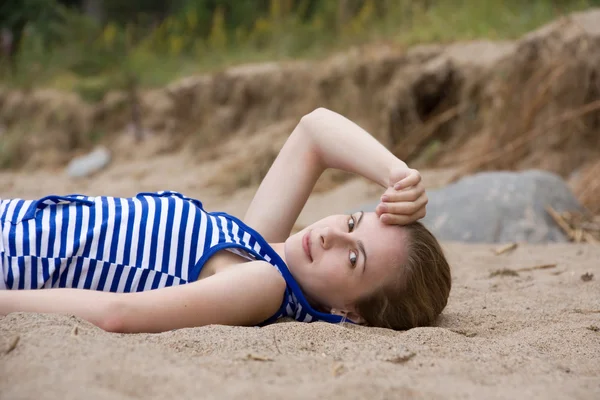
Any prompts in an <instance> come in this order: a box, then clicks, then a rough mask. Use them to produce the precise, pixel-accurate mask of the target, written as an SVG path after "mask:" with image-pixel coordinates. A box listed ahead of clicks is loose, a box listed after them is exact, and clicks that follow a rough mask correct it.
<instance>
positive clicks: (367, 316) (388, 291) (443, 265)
mask: <svg viewBox="0 0 600 400" xmlns="http://www.w3.org/2000/svg"><path fill="white" fill-rule="evenodd" d="M403 229H406V230H407V232H408V235H407V237H408V243H407V244H406V246H407V257H406V260H405V262H404V264H403V265H401V268H398V273H397V274H396V276H395V279H393V280H392V281H391V282H390V283H388V284H386V285H385V286H383V287H382V288H380V289H379V290H377V291H375V292H374V293H373V294H371V295H370V296H367V297H366V298H363V299H361V300H359V301H358V302H357V304H356V310H357V311H358V314H359V315H360V316H361V317H362V318H363V319H364V320H365V321H366V323H367V324H368V325H371V326H377V327H382V328H390V329H395V330H406V329H410V328H414V327H417V326H427V325H431V324H432V323H433V322H434V321H435V319H436V318H437V316H438V315H439V314H440V313H441V312H442V310H443V309H444V308H445V307H446V304H447V302H448V296H449V295H450V289H451V287H452V277H451V273H450V265H449V264H448V261H447V260H446V257H445V255H444V252H443V250H442V248H441V246H440V244H439V243H438V241H437V239H436V238H435V237H434V236H433V234H432V233H431V232H429V230H427V228H425V227H424V226H423V224H421V223H419V222H415V223H412V224H410V225H406V226H404V227H403Z"/></svg>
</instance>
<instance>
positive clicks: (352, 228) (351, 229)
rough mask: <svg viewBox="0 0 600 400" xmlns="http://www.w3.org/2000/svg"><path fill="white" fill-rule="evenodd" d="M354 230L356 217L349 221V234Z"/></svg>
mask: <svg viewBox="0 0 600 400" xmlns="http://www.w3.org/2000/svg"><path fill="white" fill-rule="evenodd" d="M353 230H354V217H350V218H349V219H348V232H352V231H353Z"/></svg>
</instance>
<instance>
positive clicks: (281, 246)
mask: <svg viewBox="0 0 600 400" xmlns="http://www.w3.org/2000/svg"><path fill="white" fill-rule="evenodd" d="M269 246H271V247H272V248H273V250H275V253H277V255H278V256H279V257H281V259H282V260H283V262H284V263H286V264H287V261H286V259H285V243H269Z"/></svg>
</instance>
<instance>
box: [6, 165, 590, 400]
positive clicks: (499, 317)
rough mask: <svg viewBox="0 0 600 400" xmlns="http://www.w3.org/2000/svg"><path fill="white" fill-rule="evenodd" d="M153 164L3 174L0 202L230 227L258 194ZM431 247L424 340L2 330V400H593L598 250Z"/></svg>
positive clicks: (39, 327)
mask: <svg viewBox="0 0 600 400" xmlns="http://www.w3.org/2000/svg"><path fill="white" fill-rule="evenodd" d="M161 162H162V163H163V164H161ZM153 163H154V164H149V163H145V164H140V165H138V166H135V164H131V165H129V164H127V165H125V164H123V165H121V166H120V167H119V166H115V167H111V168H109V169H108V170H107V171H106V172H103V173H102V174H100V175H98V176H96V177H94V178H90V179H87V180H84V181H79V182H71V181H68V180H67V179H66V178H65V177H64V176H62V175H61V173H58V172H52V171H50V172H36V173H24V172H23V173H10V174H9V173H4V174H1V175H0V194H1V196H2V197H23V198H34V197H37V196H41V195H45V194H50V193H56V194H64V193H71V192H80V193H86V194H111V195H132V194H135V193H137V192H138V191H145V190H161V189H171V190H178V191H181V192H183V193H185V194H188V195H190V196H195V197H198V198H200V199H204V200H205V206H206V208H207V209H221V210H225V211H229V212H232V213H233V214H236V215H238V216H240V215H241V213H242V212H243V210H244V209H245V207H246V206H247V204H248V201H249V199H250V198H251V195H252V193H253V191H254V190H255V188H248V189H244V190H242V191H239V192H238V193H236V194H235V195H227V196H224V195H222V194H219V193H218V192H213V191H210V190H208V189H205V188H204V189H203V188H202V185H201V183H199V180H198V179H194V176H196V177H197V176H202V173H201V171H200V170H198V169H194V167H190V168H187V169H186V174H185V175H182V174H181V173H179V175H177V172H176V170H175V169H176V168H177V170H178V171H181V170H182V169H184V168H186V167H185V166H184V165H182V161H179V162H178V163H175V166H173V165H171V164H169V163H168V162H167V161H165V160H163V161H161V160H160V159H158V160H155V161H153ZM136 168H145V169H147V170H148V171H150V172H146V173H145V175H144V174H141V173H139V171H138V172H137V173H136V171H137V169H136ZM152 171H154V172H152ZM425 176H429V175H427V173H425ZM436 176H437V175H436ZM173 177H178V178H177V179H173ZM434 181H435V177H434V175H431V178H430V179H429V180H428V181H427V180H426V183H427V182H429V183H430V184H431V182H434ZM378 195H379V192H378V190H377V188H376V187H374V186H373V185H369V184H366V183H365V182H364V181H362V180H355V181H350V182H348V183H346V184H344V185H342V186H340V187H338V188H336V189H334V190H332V191H330V192H326V193H321V194H316V195H315V196H313V197H312V198H311V200H310V202H309V203H308V205H307V207H306V208H305V210H304V212H303V214H302V216H301V217H300V219H299V224H301V225H302V224H306V223H310V222H312V220H314V219H316V218H319V217H320V216H322V215H327V214H329V213H333V212H339V211H344V210H345V209H347V208H351V207H355V206H358V205H360V204H364V203H365V202H367V201H373V200H376V199H377V197H378ZM443 246H444V249H445V251H446V252H447V255H448V257H449V259H450V262H451V265H452V268H453V270H452V271H453V288H452V292H451V295H450V299H449V303H448V306H447V308H446V309H445V310H444V312H443V314H442V315H441V317H440V318H439V320H438V321H437V323H436V325H435V326H433V327H424V328H417V329H411V330H409V331H406V332H395V331H391V330H386V329H378V328H368V327H362V326H354V325H331V324H325V323H313V324H305V323H297V322H293V321H287V320H286V321H281V322H279V323H276V324H273V325H270V326H266V327H263V328H257V327H225V326H207V327H202V328H194V329H182V330H178V331H173V332H167V333H162V334H130V335H125V334H111V333H106V332H104V331H102V330H100V329H98V328H96V327H95V326H93V325H91V324H89V323H87V322H85V321H83V320H80V319H77V318H75V317H72V316H55V315H42V314H24V313H13V314H10V315H8V316H6V317H0V399H1V400H5V399H6V400H8V399H10V400H19V399H38V398H39V399H82V398H83V399H111V400H113V399H115V400H116V399H164V398H176V399H188V398H189V399H192V398H194V399H200V398H201V399H224V398H234V399H266V398H268V399H270V398H285V399H306V398H319V399H351V398H359V399H369V400H375V399H398V398H406V399H410V398H425V399H438V398H439V399H598V398H600V247H594V246H592V245H585V244H552V245H537V246H533V245H524V244H520V245H519V246H518V247H517V248H516V249H514V250H513V251H511V252H507V253H504V254H501V255H496V254H495V253H494V249H496V248H497V246H493V245H466V244H460V243H444V244H443ZM544 265H545V266H548V267H547V268H539V267H540V266H544ZM499 271H503V272H501V273H498V272H499ZM591 274H593V277H592V276H591ZM590 277H591V279H589V278H590Z"/></svg>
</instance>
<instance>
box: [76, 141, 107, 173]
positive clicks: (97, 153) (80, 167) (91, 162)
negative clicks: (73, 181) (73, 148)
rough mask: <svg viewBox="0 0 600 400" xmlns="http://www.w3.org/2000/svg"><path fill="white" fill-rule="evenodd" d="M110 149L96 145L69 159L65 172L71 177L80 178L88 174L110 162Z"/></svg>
mask: <svg viewBox="0 0 600 400" xmlns="http://www.w3.org/2000/svg"><path fill="white" fill-rule="evenodd" d="M110 159H111V157H110V151H108V149H107V148H105V147H97V148H96V149H95V150H94V151H92V152H91V153H88V154H86V155H84V156H80V157H77V158H74V159H73V160H71V162H70V163H69V165H68V166H67V174H68V175H69V176H70V177H72V178H82V177H85V176H89V175H91V174H93V173H95V172H97V171H100V170H101V169H102V168H104V167H106V166H107V165H108V163H109V162H110Z"/></svg>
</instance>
